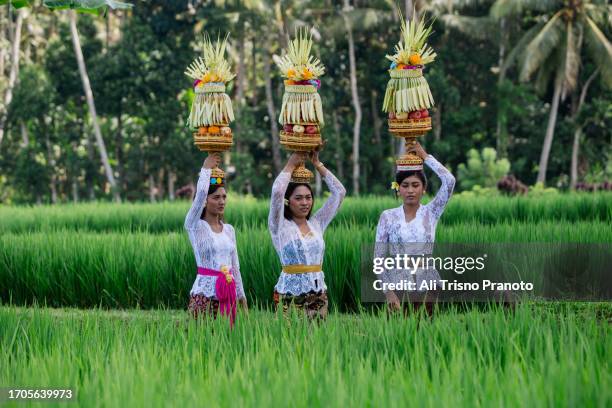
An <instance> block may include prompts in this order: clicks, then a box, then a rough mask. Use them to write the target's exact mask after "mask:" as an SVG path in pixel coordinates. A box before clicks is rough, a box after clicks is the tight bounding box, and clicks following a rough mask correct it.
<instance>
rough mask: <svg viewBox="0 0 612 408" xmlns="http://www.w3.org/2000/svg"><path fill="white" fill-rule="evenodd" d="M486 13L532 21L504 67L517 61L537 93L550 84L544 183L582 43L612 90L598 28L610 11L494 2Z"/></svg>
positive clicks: (585, 3)
mask: <svg viewBox="0 0 612 408" xmlns="http://www.w3.org/2000/svg"><path fill="white" fill-rule="evenodd" d="M491 14H492V16H493V17H495V18H504V17H507V16H513V15H528V16H533V17H531V18H532V19H533V20H534V21H535V25H534V26H533V27H531V29H529V30H528V31H527V32H526V33H525V34H524V35H523V36H522V37H521V39H520V40H519V41H518V42H517V43H516V45H515V47H514V49H513V50H512V51H511V52H510V53H509V54H508V57H507V60H506V63H505V66H504V68H508V67H509V66H510V65H511V64H512V63H513V62H515V61H518V63H519V79H520V80H521V81H525V82H526V81H528V80H530V79H531V78H532V77H533V76H534V75H536V80H535V86H536V90H538V91H539V92H541V93H543V92H545V91H546V89H547V87H548V85H549V83H550V82H551V80H552V82H553V85H554V91H553V97H552V103H551V108H550V114H549V117H548V124H547V128H546V135H545V137H544V143H543V145H542V152H541V155H540V164H539V168H538V178H537V181H538V182H541V183H545V182H546V169H547V167H548V158H549V154H550V149H551V146H552V141H553V138H554V132H555V124H556V122H557V112H558V109H559V103H560V102H561V101H562V100H563V99H565V97H566V96H567V94H568V93H571V92H572V91H574V89H575V88H576V84H577V81H578V73H579V70H580V67H581V65H582V58H583V56H582V51H583V45H584V44H586V55H587V56H588V57H590V58H591V59H592V60H593V61H594V63H595V66H596V67H597V68H598V69H599V71H600V73H601V79H602V81H603V83H604V84H605V85H606V86H607V87H612V45H610V42H609V41H608V39H607V38H606V36H605V35H604V33H603V29H602V28H604V29H605V28H606V27H607V28H609V27H610V25H611V22H610V18H609V15H610V8H609V6H608V5H607V1H606V0H603V1H601V0H512V1H511V0H497V1H496V2H495V4H494V5H493V7H492V9H491Z"/></svg>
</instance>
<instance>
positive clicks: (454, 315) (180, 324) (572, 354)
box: [0, 304, 612, 407]
mask: <svg viewBox="0 0 612 408" xmlns="http://www.w3.org/2000/svg"><path fill="white" fill-rule="evenodd" d="M594 310H595V308H594V307H591V308H589V309H585V310H581V309H575V308H570V307H564V306H560V307H559V308H558V309H550V310H549V309H546V308H538V307H535V306H533V305H527V304H524V305H521V306H520V307H519V308H518V309H517V310H516V311H515V313H513V314H512V313H508V312H504V311H503V310H501V309H498V308H495V307H493V308H491V309H487V310H471V311H465V312H457V311H455V310H446V311H445V312H443V313H440V314H438V315H434V317H433V318H432V319H431V320H429V319H427V318H425V317H422V316H421V315H409V316H408V317H401V316H391V317H390V318H387V317H386V316H385V314H384V313H383V314H366V313H362V314H355V315H346V314H336V313H332V314H331V315H330V317H329V318H328V320H327V321H326V322H325V323H324V324H321V325H316V324H309V323H308V322H304V321H300V320H298V319H290V320H289V321H285V320H284V319H282V318H280V319H279V318H276V316H275V315H274V314H272V313H269V312H266V311H251V312H250V313H249V314H248V316H245V315H240V316H239V319H238V322H237V325H236V326H235V328H234V330H229V328H228V327H227V323H226V321H223V320H218V321H214V322H211V321H208V322H206V321H203V322H200V323H204V324H198V322H195V321H189V320H187V319H186V317H185V315H184V314H183V313H182V312H180V311H148V312H145V311H129V312H128V311H100V310H86V311H81V310H74V309H64V310H53V309H39V308H29V309H21V308H9V307H4V308H0V345H1V347H0V358H1V361H2V362H3V363H2V364H1V365H0V383H2V384H15V385H17V384H18V385H20V386H22V387H26V386H30V387H40V386H43V385H45V386H46V385H51V384H55V385H58V386H60V385H61V386H62V387H71V388H72V389H73V390H74V392H75V394H76V399H77V400H78V402H79V405H80V406H87V407H96V406H107V407H109V406H150V407H164V406H188V405H191V406H202V405H204V406H214V407H220V406H228V405H232V406H253V407H255V406H271V405H277V406H278V405H280V406H296V407H312V406H355V405H357V406H389V407H400V406H431V407H433V406H436V407H439V406H469V407H473V406H508V407H525V406H529V407H550V406H579V407H607V406H610V404H612V387H610V385H611V383H612V370H611V367H610V358H609V357H610V352H611V351H612V336H610V326H609V322H606V321H602V320H601V318H600V317H598V315H597V314H596V313H594ZM609 312H610V309H609V305H608V309H607V313H608V316H609ZM7 406H23V404H22V403H14V404H12V405H10V404H9V405H7ZM66 406H70V405H69V404H68V405H66Z"/></svg>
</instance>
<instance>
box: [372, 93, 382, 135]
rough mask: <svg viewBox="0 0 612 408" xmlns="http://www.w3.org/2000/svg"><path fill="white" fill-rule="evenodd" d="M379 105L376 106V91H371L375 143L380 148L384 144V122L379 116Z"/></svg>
mask: <svg viewBox="0 0 612 408" xmlns="http://www.w3.org/2000/svg"><path fill="white" fill-rule="evenodd" d="M377 106H378V105H377V104H376V91H375V90H373V89H372V90H371V91H370V110H371V111H372V128H373V131H374V142H375V143H376V144H377V145H378V146H380V145H381V143H382V135H381V128H382V121H381V120H380V116H379V115H378V107H377Z"/></svg>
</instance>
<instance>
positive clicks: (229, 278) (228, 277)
mask: <svg viewBox="0 0 612 408" xmlns="http://www.w3.org/2000/svg"><path fill="white" fill-rule="evenodd" d="M221 272H222V273H223V274H224V275H225V281H226V282H227V283H232V279H233V278H232V274H231V273H230V270H229V267H228V266H227V265H223V266H222V267H221Z"/></svg>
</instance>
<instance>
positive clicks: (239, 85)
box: [234, 19, 246, 153]
mask: <svg viewBox="0 0 612 408" xmlns="http://www.w3.org/2000/svg"><path fill="white" fill-rule="evenodd" d="M239 29H240V37H239V38H238V64H237V72H236V95H235V96H236V99H235V103H234V106H235V107H236V117H240V111H242V108H243V107H244V84H245V81H244V79H245V77H246V64H245V61H244V42H245V35H244V31H245V30H246V27H245V25H244V22H243V20H242V19H241V24H240V28H239ZM234 126H235V128H236V134H237V135H238V136H239V137H238V138H236V151H237V152H238V153H242V150H243V145H242V137H240V136H241V135H240V130H241V126H240V121H239V120H238V121H236V122H235V125H234Z"/></svg>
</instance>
